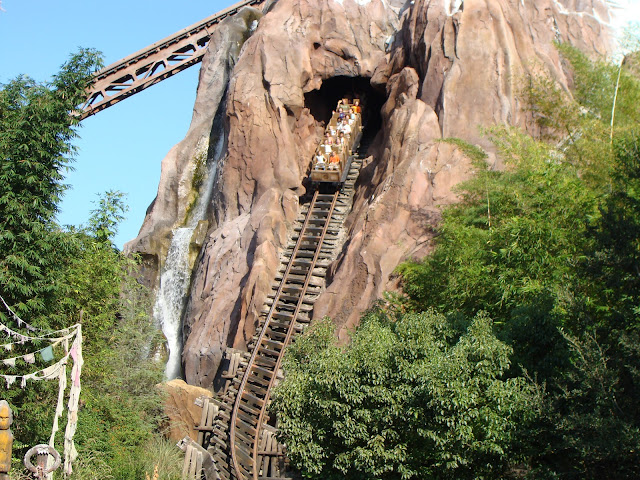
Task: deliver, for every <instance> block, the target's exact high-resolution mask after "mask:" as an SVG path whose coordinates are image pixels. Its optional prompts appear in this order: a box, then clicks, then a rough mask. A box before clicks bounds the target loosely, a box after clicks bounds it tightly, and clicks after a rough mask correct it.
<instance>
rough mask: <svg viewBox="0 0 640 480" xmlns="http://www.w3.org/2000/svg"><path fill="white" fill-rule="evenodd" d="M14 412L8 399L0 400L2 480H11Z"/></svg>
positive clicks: (0, 475)
mask: <svg viewBox="0 0 640 480" xmlns="http://www.w3.org/2000/svg"><path fill="white" fill-rule="evenodd" d="M12 423H13V412H12V411H11V408H10V407H9V403H8V402H7V401H6V400H0V480H9V470H11V450H12V449H13V433H12V432H11V424H12Z"/></svg>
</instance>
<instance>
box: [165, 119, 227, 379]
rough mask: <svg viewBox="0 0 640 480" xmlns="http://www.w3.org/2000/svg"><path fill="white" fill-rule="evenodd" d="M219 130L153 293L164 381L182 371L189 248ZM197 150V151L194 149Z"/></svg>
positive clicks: (206, 197)
mask: <svg viewBox="0 0 640 480" xmlns="http://www.w3.org/2000/svg"><path fill="white" fill-rule="evenodd" d="M218 130H219V131H220V133H221V134H219V135H217V138H218V140H217V142H216V145H215V151H214V155H213V158H212V159H211V158H209V159H207V166H206V170H207V171H206V173H205V177H204V178H203V181H202V184H201V187H200V189H199V192H198V198H197V200H196V204H195V207H194V208H193V210H192V211H191V213H190V214H189V216H188V218H187V221H186V223H185V226H183V227H180V228H175V229H174V230H173V235H172V237H171V244H170V246H169V251H168V253H167V258H166V260H165V262H164V267H163V269H162V273H161V275H160V282H159V285H158V290H157V292H156V302H155V305H154V307H153V317H154V319H155V321H156V322H157V323H158V325H160V327H161V328H162V333H163V334H164V336H165V337H166V339H167V347H168V349H169V358H168V360H167V365H166V367H165V377H166V379H167V380H172V379H174V378H179V377H181V373H182V362H181V356H182V312H183V310H184V306H185V303H186V298H187V293H188V290H189V284H190V281H191V270H192V266H191V262H190V259H189V253H190V252H189V250H190V246H191V238H192V236H193V231H194V230H195V228H196V227H197V226H198V222H200V221H201V220H204V219H205V217H206V214H207V205H208V204H209V201H210V199H211V194H212V192H213V184H214V180H215V172H216V166H217V163H218V160H219V158H220V156H221V153H222V151H223V146H224V134H223V133H222V122H219V125H218ZM196 151H198V149H197V148H196ZM205 154H206V150H205Z"/></svg>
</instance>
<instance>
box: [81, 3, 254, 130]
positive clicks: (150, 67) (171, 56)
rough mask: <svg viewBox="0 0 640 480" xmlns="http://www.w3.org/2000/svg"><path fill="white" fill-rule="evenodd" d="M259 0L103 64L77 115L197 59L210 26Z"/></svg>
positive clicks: (95, 109)
mask: <svg viewBox="0 0 640 480" xmlns="http://www.w3.org/2000/svg"><path fill="white" fill-rule="evenodd" d="M263 1H264V0H243V1H240V2H238V3H236V4H234V5H232V6H231V7H229V8H226V9H225V10H222V11H220V12H218V13H215V14H214V15H211V16H210V17H207V18H205V19H204V20H202V21H200V22H198V23H195V24H193V25H191V26H190V27H187V28H183V29H182V30H180V31H179V32H176V33H174V34H173V35H171V36H169V37H167V38H165V39H163V40H160V41H159V42H156V43H154V44H152V45H149V46H148V47H146V48H143V49H142V50H139V51H137V52H136V53H134V54H132V55H129V56H128V57H126V58H123V59H122V60H120V61H118V62H115V63H112V64H111V65H109V66H108V67H105V68H103V69H102V70H100V71H99V72H98V73H96V74H95V77H94V79H95V81H94V83H93V85H92V86H91V88H90V90H89V91H88V94H87V101H86V102H85V103H84V105H82V106H81V107H80V111H81V112H82V113H81V114H80V119H84V118H86V117H88V116H90V115H93V114H94V113H97V112H99V111H101V110H104V109H105V108H107V107H110V106H111V105H114V104H116V103H118V102H119V101H121V100H124V99H125V98H127V97H130V96H131V95H134V94H136V93H138V92H141V91H142V90H144V89H145V88H147V87H150V86H151V85H155V84H156V83H158V82H161V81H162V80H164V79H166V78H169V77H171V76H173V75H175V74H176V73H179V72H181V71H182V70H184V69H186V68H189V67H191V66H192V65H195V64H196V63H199V62H201V61H202V57H203V56H204V53H205V51H206V47H207V45H208V43H209V39H210V38H211V32H210V28H211V27H213V26H214V25H216V24H218V23H220V22H221V21H222V20H224V19H225V18H227V17H229V16H232V15H235V14H236V13H238V11H239V10H240V9H241V8H242V7H245V6H249V5H255V4H259V3H262V2H263Z"/></svg>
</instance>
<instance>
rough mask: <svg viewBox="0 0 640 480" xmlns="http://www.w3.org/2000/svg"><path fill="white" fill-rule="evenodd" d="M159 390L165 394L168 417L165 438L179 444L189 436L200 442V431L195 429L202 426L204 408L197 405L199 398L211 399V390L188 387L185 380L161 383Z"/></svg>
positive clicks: (165, 408) (165, 411)
mask: <svg viewBox="0 0 640 480" xmlns="http://www.w3.org/2000/svg"><path fill="white" fill-rule="evenodd" d="M158 388H159V389H160V390H162V392H163V393H164V394H165V399H164V413H165V415H166V416H167V432H166V433H165V436H166V437H167V438H169V440H171V441H173V442H178V441H179V440H182V439H183V438H184V437H186V436H188V437H189V438H191V439H192V440H196V441H197V440H198V431H197V430H195V428H194V427H196V426H197V425H199V424H200V418H201V416H202V407H199V406H198V405H196V403H195V401H196V399H197V398H199V397H211V396H212V393H211V391H210V390H207V389H205V388H201V387H195V386H193V385H188V384H187V383H186V382H185V381H184V380H179V379H176V380H171V381H169V382H166V383H161V384H159V385H158Z"/></svg>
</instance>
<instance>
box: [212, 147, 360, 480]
mask: <svg viewBox="0 0 640 480" xmlns="http://www.w3.org/2000/svg"><path fill="white" fill-rule="evenodd" d="M363 149H364V148H362V146H361V148H360V151H362V150H363ZM361 165H362V158H360V156H359V155H357V154H356V155H354V156H353V159H352V162H351V168H350V170H349V173H348V176H347V180H346V182H345V183H344V185H343V187H342V189H341V190H340V191H338V192H335V193H319V192H318V191H316V192H315V193H314V195H313V198H312V199H311V201H310V202H309V203H308V204H307V205H304V206H303V208H302V212H301V215H300V217H299V219H298V220H297V222H296V225H295V226H294V235H293V237H294V238H293V239H292V241H291V243H290V244H289V246H288V248H287V250H286V252H285V255H284V256H283V259H282V266H281V268H280V271H279V274H278V276H277V278H276V281H277V283H275V284H274V285H273V292H272V294H271V295H269V299H268V300H267V303H266V305H265V310H264V311H263V317H262V318H261V321H260V326H259V329H258V333H257V334H256V335H255V336H254V338H253V340H252V342H251V344H250V347H251V348H252V350H251V353H250V354H249V353H242V354H241V353H239V352H235V354H236V355H241V357H242V358H241V359H240V361H239V364H238V368H237V370H236V371H235V372H229V375H227V378H229V380H230V381H229V382H228V387H227V388H225V391H224V393H223V395H222V396H220V397H219V398H218V400H217V404H218V406H219V416H218V419H217V421H216V422H215V424H214V426H213V432H212V434H211V436H210V438H209V445H208V450H209V452H210V453H211V454H212V456H213V458H214V461H215V463H216V467H217V470H218V473H219V475H220V478H221V479H223V480H232V479H233V480H258V479H260V480H276V479H277V480H284V479H291V478H295V476H294V475H293V474H292V473H291V472H290V471H289V469H288V463H287V459H286V454H285V449H284V446H283V445H281V444H279V443H278V442H277V440H276V438H275V432H276V428H275V421H274V419H273V418H270V417H269V414H268V407H269V400H270V394H271V390H272V388H273V387H274V386H275V385H276V384H277V382H278V380H279V379H281V378H282V371H281V369H280V365H281V362H282V356H283V353H284V349H285V347H286V346H287V345H288V344H290V343H291V341H292V340H293V339H294V337H295V336H296V335H298V334H299V333H302V332H303V331H304V329H305V327H306V326H307V325H308V324H309V322H310V314H311V311H312V310H313V305H314V302H315V299H316V298H317V297H318V295H319V293H320V292H321V290H322V288H323V286H324V277H325V274H326V269H327V267H328V266H329V263H330V262H331V260H332V258H333V257H335V255H336V253H337V248H338V247H339V243H340V230H341V228H342V225H343V220H344V218H345V217H346V215H347V213H348V212H349V211H350V209H351V204H352V201H353V192H354V183H355V181H356V179H357V177H358V173H359V170H360V167H361Z"/></svg>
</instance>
